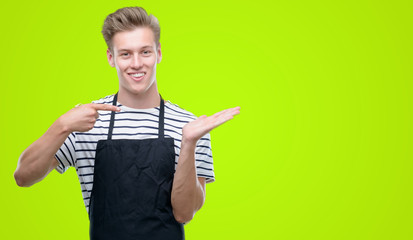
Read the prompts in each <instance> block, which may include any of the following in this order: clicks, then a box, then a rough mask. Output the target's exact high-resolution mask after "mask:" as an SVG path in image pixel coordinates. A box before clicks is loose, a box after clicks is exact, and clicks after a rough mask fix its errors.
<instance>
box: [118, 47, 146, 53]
mask: <svg viewBox="0 0 413 240" xmlns="http://www.w3.org/2000/svg"><path fill="white" fill-rule="evenodd" d="M144 48H152V46H151V45H146V46H143V47H141V48H140V49H144ZM118 51H119V52H122V51H130V49H127V48H122V49H119V50H118Z"/></svg>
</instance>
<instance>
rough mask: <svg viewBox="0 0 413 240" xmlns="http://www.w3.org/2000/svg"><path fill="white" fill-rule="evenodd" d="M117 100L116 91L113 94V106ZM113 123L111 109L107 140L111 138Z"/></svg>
mask: <svg viewBox="0 0 413 240" xmlns="http://www.w3.org/2000/svg"><path fill="white" fill-rule="evenodd" d="M117 101H118V93H116V94H115V96H114V97H113V103H112V104H113V106H116V103H117ZM114 124H115V111H112V112H111V114H110V123H109V132H108V140H112V132H113V125H114Z"/></svg>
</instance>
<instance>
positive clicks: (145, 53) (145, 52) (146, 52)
mask: <svg viewBox="0 0 413 240" xmlns="http://www.w3.org/2000/svg"><path fill="white" fill-rule="evenodd" d="M142 53H143V54H144V55H149V54H150V53H151V51H149V50H145V51H143V52H142Z"/></svg>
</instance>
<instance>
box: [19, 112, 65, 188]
mask: <svg viewBox="0 0 413 240" xmlns="http://www.w3.org/2000/svg"><path fill="white" fill-rule="evenodd" d="M69 134H70V132H69V131H68V130H67V129H65V128H64V127H63V125H62V123H61V121H60V118H59V119H58V120H56V121H55V122H54V123H53V124H52V126H50V128H49V129H48V130H47V131H46V132H45V133H44V134H43V135H42V136H41V137H40V138H39V139H37V140H36V141H35V142H34V143H32V144H31V145H30V146H29V147H28V148H27V149H26V150H24V152H23V153H22V154H21V155H20V158H19V161H18V163H17V169H16V171H15V173H14V177H15V180H16V183H17V184H18V185H19V186H25V187H28V186H31V185H33V184H35V183H37V182H39V181H41V180H42V179H43V178H44V177H45V176H46V175H47V174H48V173H49V172H50V170H51V169H52V167H53V166H56V163H55V162H54V161H55V160H54V155H55V154H56V152H57V151H58V150H59V148H60V146H61V145H62V144H63V142H64V141H65V139H66V138H67V136H68V135H69Z"/></svg>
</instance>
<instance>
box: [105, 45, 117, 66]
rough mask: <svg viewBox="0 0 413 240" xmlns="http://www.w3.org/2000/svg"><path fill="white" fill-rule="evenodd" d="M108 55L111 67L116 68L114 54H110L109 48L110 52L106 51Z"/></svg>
mask: <svg viewBox="0 0 413 240" xmlns="http://www.w3.org/2000/svg"><path fill="white" fill-rule="evenodd" d="M106 55H107V57H108V62H109V65H110V66H111V67H115V62H114V59H113V55H112V53H111V52H110V50H109V48H108V50H106Z"/></svg>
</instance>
